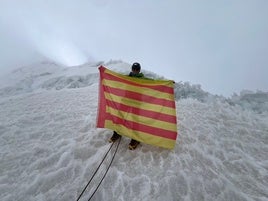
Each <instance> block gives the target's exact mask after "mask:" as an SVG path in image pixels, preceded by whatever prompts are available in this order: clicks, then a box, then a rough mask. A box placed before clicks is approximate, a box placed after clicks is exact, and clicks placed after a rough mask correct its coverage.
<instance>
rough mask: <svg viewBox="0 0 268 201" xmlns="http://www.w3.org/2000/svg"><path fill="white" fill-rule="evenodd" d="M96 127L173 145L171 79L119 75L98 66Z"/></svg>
mask: <svg viewBox="0 0 268 201" xmlns="http://www.w3.org/2000/svg"><path fill="white" fill-rule="evenodd" d="M99 71H100V85H99V106H98V117H97V127H98V128H108V129H112V130H114V131H116V132H118V133H119V134H120V135H124V136H127V137H129V138H132V139H135V140H137V141H139V142H143V143H146V144H151V145H156V146H160V147H164V148H168V149H173V148H174V146H175V144H176V138H177V118H176V108H175V100H174V84H173V81H170V80H168V81H166V80H150V79H142V78H135V77H130V76H127V75H122V74H119V73H116V72H113V71H111V70H108V69H107V68H105V67H103V66H101V67H99Z"/></svg>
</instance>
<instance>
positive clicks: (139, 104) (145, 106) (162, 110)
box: [104, 92, 176, 116]
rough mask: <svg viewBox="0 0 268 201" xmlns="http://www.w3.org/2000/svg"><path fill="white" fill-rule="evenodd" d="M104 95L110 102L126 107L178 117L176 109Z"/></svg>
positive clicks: (108, 94)
mask: <svg viewBox="0 0 268 201" xmlns="http://www.w3.org/2000/svg"><path fill="white" fill-rule="evenodd" d="M104 95H105V98H106V99H108V100H110V101H113V102H117V103H121V104H125V105H128V106H130V107H136V108H139V109H143V110H149V111H154V112H159V113H163V114H168V115H173V116H176V111H175V109H174V108H170V107H165V106H159V105H155V104H151V103H145V102H141V101H136V100H133V99H130V98H125V97H122V96H117V95H114V94H110V93H107V92H104Z"/></svg>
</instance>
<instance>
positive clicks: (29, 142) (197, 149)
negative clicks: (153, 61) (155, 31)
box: [0, 61, 268, 201]
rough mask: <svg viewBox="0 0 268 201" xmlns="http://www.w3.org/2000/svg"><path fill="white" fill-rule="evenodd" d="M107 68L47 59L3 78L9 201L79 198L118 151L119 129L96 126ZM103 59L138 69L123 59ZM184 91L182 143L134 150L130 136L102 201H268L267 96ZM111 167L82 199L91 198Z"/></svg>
mask: <svg viewBox="0 0 268 201" xmlns="http://www.w3.org/2000/svg"><path fill="white" fill-rule="evenodd" d="M99 64H101V63H98V64H85V65H83V66H77V67H72V68H65V67H63V66H58V65H56V64H52V63H42V64H36V65H33V66H28V67H23V68H20V69H18V70H17V71H14V72H13V73H11V74H10V75H8V76H6V77H5V79H4V78H3V79H1V89H0V94H1V98H0V156H1V157H0V198H1V200H3V201H13V200H20V201H55V200H57V201H69V200H70V201H71V200H76V199H77V197H78V196H79V194H80V193H81V191H82V190H83V188H84V187H85V185H86V184H87V182H88V180H89V179H90V177H91V176H92V174H93V173H94V171H95V170H96V168H97V166H98V165H99V163H100V162H101V160H102V157H103V156H104V154H105V153H106V151H107V150H108V149H109V147H110V144H109V143H108V142H107V140H108V139H109V137H110V136H111V134H112V132H111V131H110V130H107V129H96V128H95V121H96V114H97V103H98V65H99ZM103 65H104V66H106V67H108V68H109V69H112V70H116V71H118V72H121V73H125V74H127V73H128V72H129V69H130V65H129V64H127V63H124V62H120V61H110V62H108V63H103ZM145 75H148V76H151V77H154V78H161V77H160V76H158V75H154V74H153V73H151V72H145ZM175 91H176V97H177V99H178V100H177V102H176V107H177V116H178V132H179V136H178V139H177V144H176V147H175V149H174V150H172V151H170V150H166V149H162V148H158V147H153V146H150V145H146V144H142V145H141V146H140V147H138V148H137V150H135V151H130V150H128V143H129V139H127V138H126V137H123V138H122V141H121V144H120V146H119V150H118V153H117V155H116V157H115V159H114V162H113V164H112V166H111V169H110V170H109V172H108V174H107V176H106V178H105V179H104V181H103V183H102V185H101V186H100V188H99V190H98V191H97V193H96V194H95V195H94V197H93V198H92V200H115V201H118V200H122V201H123V200H149V201H150V200H157V201H162V200H168V201H169V200H170V201H172V200H174V201H175V200H182V201H184V200H185V201H186V200H188V201H190V200H191V201H192V200H197V201H201V200H206V201H207V200H211V201H212V200H213V201H215V200H219V201H221V200H222V201H223V200H235V201H239V200H241V201H242V200H243V201H244V200H258V201H266V200H268V123H267V122H268V112H267V111H268V110H267V108H268V107H267V104H268V98H267V93H264V92H256V93H253V92H250V93H245V92H244V94H243V93H242V94H241V95H239V96H238V95H236V96H234V97H233V98H231V99H226V98H224V97H217V96H214V95H211V94H209V93H208V92H204V91H203V90H202V89H201V87H200V86H198V85H191V84H189V83H177V84H176V89H175ZM256 106H258V107H256ZM113 151H114V149H112V152H113ZM108 158H111V155H108ZM104 164H105V165H104V166H103V167H102V168H100V170H99V173H98V174H97V176H96V178H95V179H94V180H93V182H92V184H91V185H90V186H89V187H88V190H87V191H86V192H85V194H84V196H83V197H82V198H81V200H88V198H89V197H90V195H91V193H92V192H93V190H94V189H95V187H96V185H97V183H98V181H99V180H100V179H101V176H102V174H103V173H104V171H105V170H106V167H107V164H108V161H105V162H104Z"/></svg>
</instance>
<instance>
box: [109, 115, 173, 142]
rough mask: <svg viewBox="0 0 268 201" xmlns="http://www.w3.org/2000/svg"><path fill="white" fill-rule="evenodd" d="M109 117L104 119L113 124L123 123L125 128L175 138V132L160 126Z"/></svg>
mask: <svg viewBox="0 0 268 201" xmlns="http://www.w3.org/2000/svg"><path fill="white" fill-rule="evenodd" d="M108 116H109V118H106V120H111V121H112V122H113V123H114V124H120V125H124V126H125V127H126V128H128V129H131V130H135V131H141V132H144V133H148V134H151V135H154V136H158V137H163V138H167V139H171V140H176V138H177V132H173V131H168V130H165V129H161V128H155V127H152V126H147V125H143V124H139V123H136V122H132V121H128V120H125V119H121V118H119V117H116V116H113V115H108Z"/></svg>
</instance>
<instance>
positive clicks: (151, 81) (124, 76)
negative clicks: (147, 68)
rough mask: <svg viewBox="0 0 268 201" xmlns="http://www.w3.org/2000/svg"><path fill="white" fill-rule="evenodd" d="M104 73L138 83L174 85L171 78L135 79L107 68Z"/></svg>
mask: <svg viewBox="0 0 268 201" xmlns="http://www.w3.org/2000/svg"><path fill="white" fill-rule="evenodd" d="M104 73H107V74H110V75H113V76H115V77H118V78H121V79H124V80H128V81H132V82H135V83H138V84H146V85H149V86H157V85H159V84H160V85H165V86H168V87H171V88H173V86H174V83H173V81H172V80H150V79H137V78H136V77H130V76H128V75H122V74H120V73H116V72H114V71H111V70H109V69H107V68H106V69H105V71H104Z"/></svg>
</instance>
